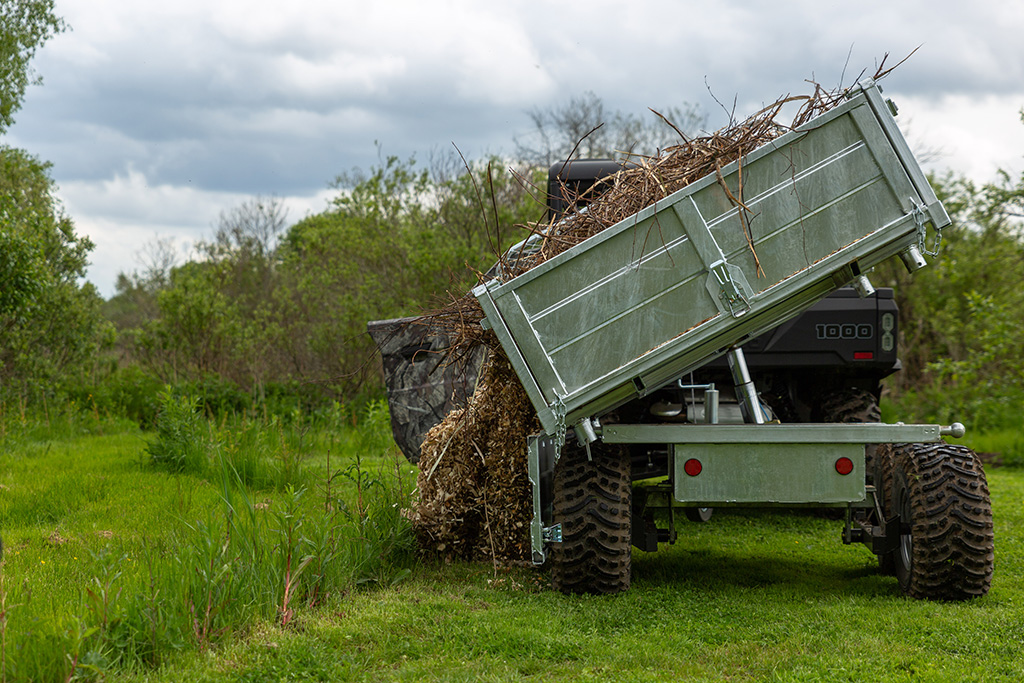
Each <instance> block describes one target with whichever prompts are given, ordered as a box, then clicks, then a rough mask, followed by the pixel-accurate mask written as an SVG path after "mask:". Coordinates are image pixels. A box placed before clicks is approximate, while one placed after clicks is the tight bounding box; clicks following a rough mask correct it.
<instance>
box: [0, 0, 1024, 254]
mask: <svg viewBox="0 0 1024 683" xmlns="http://www.w3.org/2000/svg"><path fill="white" fill-rule="evenodd" d="M57 11H58V12H59V13H61V14H62V15H63V16H64V17H65V18H66V19H67V20H68V21H69V23H70V24H71V25H72V27H73V31H71V32H69V33H66V34H63V35H60V36H58V37H56V38H54V39H53V40H52V41H50V42H49V43H48V44H47V45H46V47H45V48H44V49H43V50H41V51H40V52H39V53H38V55H37V56H36V59H35V61H34V66H35V67H36V69H37V71H38V72H39V73H40V74H42V75H43V77H44V79H45V85H44V86H43V87H41V88H32V89H31V90H30V91H29V93H28V96H27V99H26V102H25V108H24V109H23V111H22V112H20V115H19V117H18V123H17V124H16V125H15V126H14V127H13V128H12V129H11V131H10V133H9V136H8V140H7V142H8V143H10V144H14V145H17V146H22V147H25V148H26V149H29V150H30V151H31V152H32V153H34V154H37V155H38V156H39V157H40V158H42V159H45V160H48V161H52V162H53V164H54V166H53V174H54V177H55V178H56V179H57V181H58V182H59V184H60V185H61V186H62V190H61V192H62V194H66V196H67V199H66V201H67V203H68V207H69V210H70V211H71V213H72V215H73V216H74V218H75V219H76V221H77V222H78V224H79V226H80V227H82V226H89V229H90V230H92V231H93V232H94V239H95V240H96V242H97V244H98V245H99V246H98V247H97V251H96V253H95V254H94V260H95V261H96V262H97V268H99V267H100V263H101V261H105V259H106V258H107V257H106V256H105V254H107V253H108V251H109V253H110V254H114V250H115V246H109V247H108V246H104V245H106V244H107V242H108V241H110V243H111V244H114V245H116V248H118V249H120V248H121V247H122V246H123V245H124V244H127V243H132V244H134V243H135V242H134V237H132V236H134V235H135V234H137V233H138V234H142V235H143V236H144V237H145V238H146V239H148V238H150V237H151V236H152V235H153V234H154V233H160V234H164V233H168V232H169V231H175V232H174V234H175V235H179V236H180V239H181V240H182V242H184V241H186V240H189V239H193V237H190V236H192V235H198V234H202V231H203V230H206V229H209V228H210V226H211V225H212V224H213V223H214V222H215V221H216V217H217V215H218V214H219V211H220V210H222V209H223V208H225V207H230V206H233V205H235V204H237V203H238V202H239V201H241V200H243V199H244V198H245V197H249V196H252V195H255V194H259V193H262V194H266V195H271V194H277V195H281V196H286V197H296V198H300V199H301V198H311V197H318V196H320V195H322V194H323V193H324V192H325V191H324V190H323V188H324V187H325V186H326V185H327V184H328V182H329V181H330V180H331V179H332V178H334V177H335V176H336V175H338V174H339V173H342V172H345V171H348V170H350V169H352V168H354V167H361V168H367V167H370V166H372V165H374V164H376V163H377V162H378V161H379V155H381V154H383V155H385V156H386V155H392V154H394V155H398V156H400V157H403V158H405V157H408V156H410V155H412V154H414V153H415V154H418V155H419V156H420V157H423V156H424V155H429V154H430V153H432V152H433V151H435V150H448V149H450V145H451V143H453V142H454V143H456V144H457V145H458V146H459V148H460V149H461V150H462V151H463V152H464V153H465V154H466V155H467V156H468V157H475V156H481V155H483V154H487V153H501V152H508V151H510V149H511V148H512V147H513V144H514V140H515V139H516V138H517V136H518V137H522V136H523V135H524V134H527V133H528V132H529V129H530V122H529V117H528V116H527V112H528V111H529V110H531V109H534V108H541V109H543V108H548V107H551V106H554V105H556V104H561V103H564V102H566V101H567V100H568V99H569V98H570V97H571V96H574V95H579V94H581V93H583V92H584V91H586V90H590V91H593V92H595V93H596V94H597V95H598V96H599V97H601V98H603V99H604V101H605V104H606V106H607V107H608V109H609V110H622V111H625V112H628V113H632V114H635V115H639V116H649V115H650V114H649V112H648V111H647V108H648V107H654V108H656V109H664V108H667V107H671V106H677V105H681V104H684V103H696V104H698V105H700V106H701V107H702V108H703V109H704V110H705V111H707V112H708V113H709V114H710V120H709V126H710V127H711V128H715V127H718V126H720V125H724V124H725V123H726V120H727V113H728V111H729V110H731V109H732V108H733V106H735V108H736V114H737V115H738V116H745V115H746V114H749V113H751V112H753V111H754V110H756V109H757V108H758V107H759V106H760V105H761V104H762V103H766V102H771V101H774V100H775V99H776V98H778V97H779V96H781V95H784V94H786V93H800V92H806V91H807V90H808V88H809V86H808V84H807V83H806V82H805V79H809V78H813V79H815V80H817V81H818V82H820V83H822V84H823V85H824V86H825V87H829V88H831V87H835V86H836V85H838V84H839V83H840V82H842V83H844V84H850V83H852V82H853V80H854V79H855V78H856V77H857V75H858V74H860V73H861V71H862V70H866V71H867V72H868V73H871V72H873V71H874V68H875V66H876V65H877V62H878V61H879V60H881V58H882V57H883V55H885V54H886V53H889V54H890V58H889V64H894V63H895V62H896V61H898V60H899V59H901V58H903V57H904V56H906V55H908V54H909V53H910V52H912V51H913V50H914V49H916V48H920V49H919V50H918V52H917V53H916V54H915V55H914V56H913V57H912V58H911V59H910V60H909V61H908V62H907V63H905V64H904V65H902V66H900V67H899V69H898V70H897V71H896V72H895V73H894V74H893V75H892V76H891V77H890V78H889V79H887V80H886V82H885V83H884V87H885V89H886V94H887V95H891V96H893V97H894V98H895V99H896V100H897V102H898V103H899V104H900V105H901V106H902V107H903V109H904V117H901V120H909V121H910V128H911V130H910V137H911V142H912V144H915V143H916V142H917V141H919V142H920V144H921V145H922V146H924V147H927V148H931V149H934V148H940V149H942V150H944V151H945V153H946V156H944V157H941V158H940V160H939V161H938V164H942V163H948V165H949V166H950V167H952V168H954V169H957V170H959V171H962V172H965V173H968V174H970V175H972V176H974V175H975V174H979V175H980V176H981V177H980V179H981V180H987V179H989V178H990V177H991V173H992V172H993V170H994V169H995V168H997V167H1008V166H1009V167H1012V166H1013V164H1014V163H1016V162H1017V161H1019V159H1017V158H1016V157H1015V155H1016V154H1017V152H1015V151H1014V150H1015V149H1022V147H1021V146H1020V137H1019V136H1020V132H1021V131H1022V130H1024V126H1022V125H1021V124H1020V123H1019V120H1018V118H1017V112H1018V111H1019V110H1020V108H1021V106H1024V85H1022V84H1024V43H1022V41H1021V40H1020V38H1019V36H1020V35H1021V33H1022V32H1024V3H1020V2H1007V1H1005V0H976V1H975V2H972V3H964V2H960V1H958V0H905V1H902V2H893V1H892V0H885V1H883V0H863V1H862V2H859V3H823V2H821V1H820V0H788V1H787V2H785V3H779V2H777V0H723V1H722V2H716V3H697V2H684V3H680V2H678V0H635V1H634V2H631V3H629V4H627V5H623V4H622V3H621V2H618V1H613V0H588V1H587V2H582V1H578V0H565V1H564V2H559V3H544V4H537V3H535V2H531V1H528V0H505V2H502V3H480V2H477V1H475V0H431V2H423V1H422V0H374V1H373V2H368V1H367V0H359V1H356V0H332V1H330V2H328V1H327V0H290V2H285V3H282V2H280V1H278V0H275V1H273V2H272V1H271V0H176V2H173V3H151V2H138V1H137V0H103V1H102V2H96V1H95V0H62V1H61V3H59V5H58V7H57ZM734 103H735V105H734ZM378 143H379V146H378ZM136 195H137V196H136ZM186 207H187V208H186ZM319 208H320V207H318V209H317V210H319ZM172 216H174V217H173V218H172ZM104 250H108V251H104ZM129 256H130V255H129ZM111 258H113V256H112V257H111ZM116 260H117V263H119V264H120V263H123V262H124V254H121V252H118V256H117V259H116ZM104 267H106V266H104ZM115 267H120V266H115ZM108 269H109V268H108Z"/></svg>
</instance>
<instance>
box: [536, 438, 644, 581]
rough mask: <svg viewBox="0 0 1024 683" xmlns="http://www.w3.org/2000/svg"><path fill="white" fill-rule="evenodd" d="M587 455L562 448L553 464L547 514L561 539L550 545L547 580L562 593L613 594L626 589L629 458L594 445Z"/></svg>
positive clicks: (630, 513) (628, 561) (579, 450)
mask: <svg viewBox="0 0 1024 683" xmlns="http://www.w3.org/2000/svg"><path fill="white" fill-rule="evenodd" d="M590 449H591V458H592V459H590V460H588V459H587V453H586V452H585V451H584V450H582V449H580V448H569V447H567V448H566V449H565V450H564V451H563V452H562V456H561V458H560V459H559V462H558V464H557V465H556V466H555V476H554V491H553V501H552V502H553V517H554V522H555V523H556V524H561V525H562V541H561V543H555V544H553V545H552V548H551V583H552V585H553V586H554V587H555V588H556V589H558V590H560V591H562V592H563V593H595V594H606V593H618V592H620V591H625V590H627V589H628V588H629V581H630V553H631V550H630V521H631V520H630V518H631V516H632V503H631V500H630V498H631V484H630V472H629V470H630V458H629V454H628V453H627V452H626V451H625V449H622V448H612V447H608V446H605V445H603V444H598V443H594V444H591V446H590Z"/></svg>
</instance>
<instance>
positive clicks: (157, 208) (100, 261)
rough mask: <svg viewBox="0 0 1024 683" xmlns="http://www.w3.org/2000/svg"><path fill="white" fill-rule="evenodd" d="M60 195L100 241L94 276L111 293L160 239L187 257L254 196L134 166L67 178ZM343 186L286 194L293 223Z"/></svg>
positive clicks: (83, 231)
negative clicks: (157, 180) (165, 179)
mask: <svg viewBox="0 0 1024 683" xmlns="http://www.w3.org/2000/svg"><path fill="white" fill-rule="evenodd" d="M57 194H58V196H59V197H60V199H61V201H62V202H63V204H64V208H65V210H66V211H67V212H68V215H70V216H71V217H72V218H73V219H74V221H75V228H76V232H77V233H78V234H80V235H86V236H88V237H89V238H90V239H91V240H92V241H93V242H94V243H95V245H96V247H95V249H94V250H93V252H92V254H91V259H90V260H91V262H92V265H91V266H90V268H89V272H88V279H89V281H91V282H92V283H93V284H95V285H96V287H97V288H98V289H99V290H100V293H101V294H102V295H103V296H105V297H109V296H111V295H112V294H113V293H114V283H115V281H116V279H117V275H118V274H119V273H122V272H124V273H130V272H132V271H134V270H137V269H139V267H140V265H141V264H140V261H139V254H140V253H141V252H142V250H143V248H144V247H145V246H146V245H147V244H150V243H152V242H154V241H156V240H157V239H170V240H172V241H173V242H174V244H175V245H177V246H178V248H179V250H180V254H179V255H180V256H181V259H182V260H185V258H187V257H188V256H189V255H190V254H191V250H192V247H193V246H194V245H195V244H196V242H198V241H201V240H204V239H210V238H211V237H212V236H213V233H214V230H215V229H216V225H217V222H218V220H219V218H220V216H221V214H222V213H225V212H228V211H230V210H231V209H233V208H235V207H237V206H239V205H240V204H242V203H243V202H245V201H246V200H248V199H251V198H252V197H251V196H249V195H244V194H239V193H230V192H210V191H207V190H203V189H201V188H197V187H188V186H173V185H167V184H152V183H150V182H149V181H148V180H147V179H146V176H145V175H144V174H142V173H141V172H139V171H135V170H130V171H128V172H127V173H124V174H118V175H115V176H114V177H112V178H109V179H106V180H102V181H72V182H67V183H63V184H62V185H61V186H60V188H59V189H58V193H57ZM336 194H337V192H336V191H333V190H322V191H319V192H316V193H314V194H310V195H297V196H291V197H280V199H281V201H282V203H283V204H284V207H285V210H286V211H287V219H288V221H289V223H290V224H291V223H294V222H297V221H299V220H301V219H302V218H304V217H306V216H308V215H310V214H314V213H319V212H321V211H323V210H324V209H325V208H327V205H328V201H329V200H330V198H331V197H333V196H334V195H336Z"/></svg>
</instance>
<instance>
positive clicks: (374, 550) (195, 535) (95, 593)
mask: <svg viewBox="0 0 1024 683" xmlns="http://www.w3.org/2000/svg"><path fill="white" fill-rule="evenodd" d="M382 414H383V416H384V417H385V418H386V410H383V413H382V409H381V407H380V406H375V407H371V408H370V409H368V410H367V411H366V412H364V413H363V414H361V415H351V414H348V415H345V416H344V419H342V418H341V413H339V414H338V415H337V416H335V417H336V418H338V419H337V420H334V421H332V429H331V430H327V429H325V428H324V424H323V422H322V421H321V422H320V423H316V422H315V421H313V420H304V421H303V420H296V421H295V422H296V423H295V424H289V425H285V424H284V422H283V421H273V420H271V421H267V422H264V421H257V420H253V419H251V418H249V419H247V418H239V419H238V420H237V421H235V422H230V421H225V422H223V423H221V424H212V423H210V422H208V421H207V420H205V419H204V418H202V417H201V416H200V415H199V413H198V410H197V404H196V402H195V401H193V400H192V399H189V398H188V397H180V396H179V397H175V396H173V395H172V394H171V393H169V392H168V393H166V394H165V395H162V396H161V414H160V418H158V423H157V431H156V434H155V435H154V436H153V438H152V440H151V442H150V443H149V444H148V445H147V444H145V442H144V440H143V437H142V436H141V435H139V434H138V433H136V434H135V435H134V436H133V437H132V439H131V441H130V442H129V443H133V444H134V454H133V453H132V452H131V451H132V449H131V448H129V449H128V450H127V452H126V451H125V449H122V450H121V451H120V453H119V459H118V460H117V461H116V462H114V461H111V462H109V463H106V464H102V463H103V461H102V460H101V459H100V458H98V457H94V458H90V457H89V453H88V449H87V448H85V447H84V446H83V444H84V443H86V442H87V441H88V439H86V441H85V442H83V441H82V439H78V440H77V441H74V440H73V441H71V442H70V443H65V444H62V445H58V446H56V447H54V448H52V449H51V450H45V451H35V452H33V453H31V454H27V453H26V452H24V451H19V450H14V451H11V452H9V453H6V454H5V455H3V456H0V457H4V458H6V459H7V461H8V462H9V463H10V464H11V465H12V468H11V472H12V474H11V475H10V476H5V475H2V474H0V528H2V529H4V537H5V540H6V541H8V548H7V554H6V557H5V558H4V559H3V561H2V562H0V681H4V682H6V681H8V680H70V679H102V678H105V677H107V676H109V675H110V674H112V673H115V672H119V671H120V672H125V671H133V670H134V671H145V670H150V669H152V668H153V667H157V666H160V665H161V664H163V663H165V662H167V661H168V660H169V659H171V658H173V657H175V656H176V655H177V654H178V653H180V652H184V651H190V650H198V651H205V650H209V649H211V648H215V647H217V646H218V644H219V643H220V642H221V641H222V640H223V639H224V638H225V637H227V636H229V635H230V634H233V633H236V632H238V631H240V630H244V629H245V628H246V627H247V626H248V625H249V624H252V623H254V622H256V621H269V622H273V623H276V624H278V625H279V626H281V627H283V628H290V627H291V626H292V625H293V624H294V623H295V622H296V621H297V620H299V619H300V618H301V616H302V614H303V613H304V612H305V611H307V610H310V609H312V608H315V607H318V606H322V605H324V604H325V603H327V602H329V601H331V600H332V599H337V598H338V596H340V595H342V594H343V593H345V592H348V591H352V590H354V589H357V588H358V587H360V586H389V585H393V584H394V583H396V582H398V581H401V580H402V579H403V578H404V577H405V576H406V575H407V574H408V572H409V568H410V566H411V564H412V561H413V539H412V534H411V532H410V529H409V525H408V523H407V521H406V520H405V519H404V518H403V516H402V514H401V511H402V508H403V507H405V506H406V505H407V504H408V496H409V493H408V489H409V487H410V481H409V476H408V471H407V470H406V469H403V468H402V467H400V465H399V460H397V456H396V453H395V452H394V447H393V446H390V449H389V446H388V444H389V441H388V438H387V434H388V425H387V422H386V419H385V420H384V421H383V422H382V419H381V415H382ZM318 419H320V418H318ZM142 449H145V453H146V454H147V455H148V458H147V459H146V460H140V459H139V458H138V455H139V452H140V451H141V450H142ZM368 449H373V450H368ZM26 458H28V459H31V460H32V462H31V463H28V462H24V459H26ZM140 462H141V463H142V466H141V467H140V465H139V463H140ZM5 469H7V468H5ZM129 470H130V472H129ZM29 471H31V472H32V473H33V480H32V482H31V486H30V485H28V484H27V483H26V481H23V477H25V474H26V473H27V472H29ZM83 472H89V473H90V475H89V476H91V477H93V478H95V479H97V480H99V481H107V480H108V479H109V478H119V477H122V476H124V477H126V479H125V482H126V486H128V487H129V488H134V489H135V490H134V491H121V490H119V489H118V490H113V489H112V488H111V487H110V486H109V485H105V486H106V487H105V488H104V489H103V490H104V492H105V493H104V495H103V496H100V495H99V494H95V493H93V492H92V491H91V489H89V488H88V487H86V486H83V484H82V482H83V479H84V478H87V477H86V476H85V475H83ZM128 477H130V479H129V478H128ZM25 479H27V477H25ZM129 481H130V483H128V482H129ZM156 489H160V491H161V493H152V491H154V490H156ZM197 489H198V491H197V492H196V493H194V494H193V493H188V494H187V497H186V494H184V493H183V492H184V491H196V490H197ZM143 491H145V492H146V493H145V494H142V492H143ZM9 494H10V495H9ZM140 494H142V495H140ZM192 495H195V496H197V501H196V503H195V504H193V502H192V499H191V496H192ZM114 496H117V497H118V504H117V505H118V508H119V509H121V510H122V512H123V514H126V515H128V516H135V515H137V514H139V513H140V511H139V510H136V509H135V508H134V507H133V505H137V506H139V507H140V508H142V507H145V508H147V509H148V510H149V511H148V512H147V513H146V514H145V517H144V519H143V520H142V521H141V522H138V527H133V528H132V530H130V531H126V532H121V531H119V532H117V533H111V534H110V536H109V537H108V536H106V535H102V534H101V535H97V532H95V531H92V530H90V529H89V526H90V522H89V519H94V517H93V514H94V513H93V512H92V511H90V509H91V508H92V507H94V504H95V507H96V508H97V510H96V511H95V514H101V513H100V512H99V509H106V512H105V514H106V515H109V514H110V512H111V510H110V509H109V508H110V506H111V501H110V498H112V497H114ZM94 497H95V498H97V500H95V501H94V500H93V498H94ZM104 498H106V499H104ZM33 499H44V500H49V501H51V502H53V501H60V500H68V499H70V501H71V503H70V505H63V504H61V505H53V504H48V505H47V506H44V507H46V510H43V509H42V508H40V507H39V506H38V505H37V504H33V503H31V502H30V501H31V500H33ZM203 501H210V502H213V503H214V504H213V505H212V506H208V505H206V504H205V503H204V502H203ZM197 510H203V512H202V513H201V514H200V515H198V517H197V516H195V512H196V511H197ZM104 523H107V522H104ZM91 526H92V527H93V528H94V527H95V523H93V524H92V525H91ZM129 526H131V525H130V524H129ZM51 529H52V531H50V530H51Z"/></svg>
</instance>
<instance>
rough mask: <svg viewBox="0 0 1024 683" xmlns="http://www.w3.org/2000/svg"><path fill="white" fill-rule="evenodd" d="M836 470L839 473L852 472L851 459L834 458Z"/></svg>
mask: <svg viewBox="0 0 1024 683" xmlns="http://www.w3.org/2000/svg"><path fill="white" fill-rule="evenodd" d="M836 472H838V473H839V474H849V473H850V472H853V461H852V460H850V459H849V458H839V459H838V460H836Z"/></svg>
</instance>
